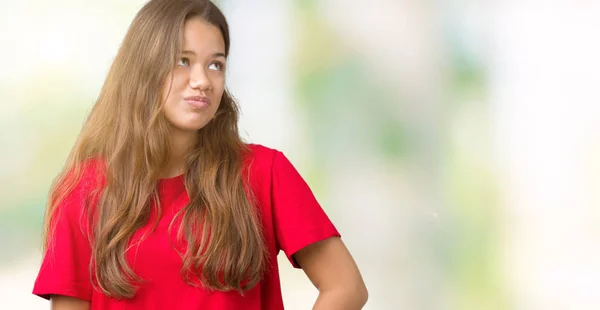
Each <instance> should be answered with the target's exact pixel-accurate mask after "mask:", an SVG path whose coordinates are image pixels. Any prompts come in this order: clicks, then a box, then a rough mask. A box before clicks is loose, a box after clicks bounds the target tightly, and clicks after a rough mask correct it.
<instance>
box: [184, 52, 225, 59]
mask: <svg viewBox="0 0 600 310" xmlns="http://www.w3.org/2000/svg"><path fill="white" fill-rule="evenodd" d="M181 54H182V55H193V56H196V53H194V51H189V50H184V51H181ZM212 57H213V58H217V57H223V58H227V56H226V55H225V53H221V52H217V53H214V54H212Z"/></svg>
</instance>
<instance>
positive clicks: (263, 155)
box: [245, 144, 281, 182]
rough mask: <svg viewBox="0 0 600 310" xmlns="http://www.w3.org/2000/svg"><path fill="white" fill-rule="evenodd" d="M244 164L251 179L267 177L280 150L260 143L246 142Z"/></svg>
mask: <svg viewBox="0 0 600 310" xmlns="http://www.w3.org/2000/svg"><path fill="white" fill-rule="evenodd" d="M247 146H248V152H247V154H246V156H245V166H246V169H247V171H248V172H249V173H250V179H251V180H252V181H255V182H257V181H259V180H260V179H262V180H264V179H269V178H270V175H271V170H272V169H273V163H274V161H275V158H276V157H277V156H278V154H280V153H281V152H280V151H278V150H276V149H274V148H270V147H266V146H264V145H260V144H248V145H247Z"/></svg>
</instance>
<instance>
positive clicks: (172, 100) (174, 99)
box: [163, 18, 226, 178]
mask: <svg viewBox="0 0 600 310" xmlns="http://www.w3.org/2000/svg"><path fill="white" fill-rule="evenodd" d="M225 64H226V58H225V42H224V40H223V36H222V35H221V32H220V30H219V29H218V28H217V27H215V26H213V25H211V24H208V23H207V22H205V21H204V20H203V19H201V18H192V19H190V20H188V21H187V22H186V24H185V26H184V46H183V49H182V53H181V55H180V57H179V60H178V62H177V66H176V67H175V69H173V71H172V72H171V74H170V75H169V76H168V77H167V80H166V82H165V85H164V87H163V94H164V95H163V99H164V100H165V105H164V108H163V111H164V113H165V116H166V118H167V120H168V121H169V122H170V123H171V125H173V131H172V132H171V136H172V145H171V146H172V150H173V154H172V159H171V162H170V164H169V168H168V169H167V170H166V171H165V173H164V175H163V176H164V177H167V178H168V177H173V176H176V175H179V174H181V173H183V157H184V154H185V153H186V151H187V149H188V148H189V147H190V146H192V145H194V144H195V143H196V138H197V135H196V132H197V131H198V130H200V129H202V128H203V127H204V126H206V124H208V122H210V121H211V119H212V118H213V117H214V116H215V113H216V112H217V109H218V108H219V105H220V101H221V97H222V96H223V92H224V89H225ZM189 96H203V97H207V98H209V100H210V104H209V105H208V107H206V108H195V107H193V106H191V105H190V104H188V103H187V102H186V101H185V98H186V97H189Z"/></svg>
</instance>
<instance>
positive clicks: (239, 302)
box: [33, 145, 339, 310]
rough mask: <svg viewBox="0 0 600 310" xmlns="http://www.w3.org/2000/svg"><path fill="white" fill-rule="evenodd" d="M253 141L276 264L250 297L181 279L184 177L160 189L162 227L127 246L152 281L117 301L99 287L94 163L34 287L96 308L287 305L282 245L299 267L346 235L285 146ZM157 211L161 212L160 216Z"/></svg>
mask: <svg viewBox="0 0 600 310" xmlns="http://www.w3.org/2000/svg"><path fill="white" fill-rule="evenodd" d="M250 146H251V150H252V152H251V155H250V157H249V159H250V160H248V161H247V163H248V164H249V165H248V167H249V170H248V171H249V173H250V184H251V186H252V189H253V191H254V195H255V196H256V199H257V202H258V208H259V209H260V215H261V219H262V224H263V228H264V235H265V239H266V243H267V247H268V250H269V254H270V257H269V262H270V266H269V268H268V272H267V273H266V274H265V277H264V279H263V280H262V281H261V282H260V283H259V285H257V286H256V287H254V288H253V289H252V290H250V291H248V292H245V293H244V296H241V295H240V294H239V293H237V292H209V291H207V290H204V289H202V288H200V287H193V286H190V285H188V284H186V283H185V281H184V280H183V278H182V277H181V273H180V269H181V264H182V262H181V258H180V256H179V255H178V254H177V252H176V251H175V250H174V249H173V247H172V246H171V244H172V243H171V241H172V240H175V239H174V234H176V231H177V229H175V227H174V228H173V229H172V235H169V234H168V233H167V230H168V227H169V224H170V223H171V221H172V219H173V216H174V214H175V213H176V212H177V211H178V210H180V209H181V208H182V207H183V206H185V205H186V204H187V203H188V201H189V197H188V195H187V192H186V191H185V188H184V183H183V177H182V176H179V177H175V178H170V179H162V180H160V182H159V184H158V190H159V197H160V200H161V204H162V208H163V209H162V215H161V218H160V220H159V223H158V226H157V227H156V230H154V231H153V232H152V233H151V234H149V235H148V236H147V237H146V238H145V239H143V240H141V241H140V237H141V236H142V235H144V234H145V233H146V232H148V231H149V230H150V229H151V226H152V224H150V223H152V222H153V221H150V223H149V224H148V225H147V226H146V227H143V228H142V229H140V230H139V231H137V232H136V233H135V234H134V235H133V236H132V239H131V241H130V242H131V244H132V245H133V247H131V249H130V250H129V251H128V252H127V254H126V256H127V259H128V261H129V264H130V266H131V267H132V268H133V270H134V271H135V272H136V274H137V275H138V276H140V277H141V278H142V279H143V280H144V283H143V284H141V285H140V286H139V288H138V291H137V293H136V295H135V297H133V298H132V299H126V300H116V299H113V298H109V297H107V296H106V295H104V294H102V293H101V292H98V291H96V290H94V289H93V288H92V285H91V282H90V274H89V268H88V264H89V261H90V246H89V242H88V240H87V237H86V233H85V232H86V229H87V225H86V220H85V214H86V211H85V210H84V205H85V201H86V199H89V193H90V191H91V189H92V188H93V184H98V182H101V181H98V180H99V179H98V178H97V176H98V175H99V173H98V168H97V167H98V165H88V166H87V167H86V169H85V171H84V175H83V178H82V180H81V182H80V183H79V184H78V185H77V187H76V188H75V189H74V190H73V191H72V192H71V193H70V194H69V196H68V197H67V199H65V200H64V202H63V203H62V204H61V205H60V206H59V210H60V212H61V213H60V215H59V216H58V217H57V228H56V232H55V235H54V245H53V246H52V247H49V250H48V251H47V252H46V253H45V255H44V260H43V262H42V265H41V268H40V271H39V274H38V277H37V280H36V282H35V285H34V289H33V293H34V294H36V295H38V296H41V297H43V298H49V297H50V295H52V294H58V295H66V296H72V297H77V298H80V299H84V300H88V301H91V309H92V310H93V309H111V310H117V309H128V310H129V309H131V310H133V309H140V310H142V309H143V310H153V309H219V310H226V309H232V310H233V309H235V310H238V309H248V310H259V309H268V310H278V309H283V301H282V296H281V287H280V282H279V271H278V266H277V254H278V253H279V251H280V250H283V251H284V253H285V254H286V256H287V257H288V259H289V260H290V262H291V263H292V264H293V265H294V267H296V268H298V266H297V265H296V264H295V262H294V260H293V259H292V255H293V254H294V253H296V252H297V251H298V250H300V249H302V248H304V247H305V246H307V245H309V244H311V243H314V242H317V241H320V240H324V239H327V238H329V237H332V236H339V233H338V231H337V230H336V228H335V227H334V225H333V224H332V223H331V221H330V220H329V218H328V217H327V215H326V214H325V212H324V211H323V210H322V208H321V207H320V205H319V204H318V202H317V200H316V199H315V197H314V196H313V194H312V192H311V190H310V188H309V187H308V185H307V184H306V182H305V181H304V180H303V179H302V177H301V176H300V174H299V173H298V172H297V171H296V169H295V168H294V166H293V165H292V164H291V163H290V162H289V160H288V159H287V158H286V157H285V156H284V155H283V154H282V153H281V152H278V151H276V150H273V149H269V148H266V147H264V146H260V145H250ZM100 180H101V178H100ZM94 202H95V200H92V203H94ZM152 216H153V217H154V218H155V217H156V216H157V214H156V213H154V214H152ZM138 242H139V243H138ZM136 243H138V244H137V245H136ZM180 246H182V245H181V244H178V245H177V247H180Z"/></svg>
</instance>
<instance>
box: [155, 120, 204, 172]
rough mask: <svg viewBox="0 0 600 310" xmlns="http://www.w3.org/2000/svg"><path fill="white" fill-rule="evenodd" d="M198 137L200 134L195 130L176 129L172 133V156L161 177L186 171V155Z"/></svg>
mask: <svg viewBox="0 0 600 310" xmlns="http://www.w3.org/2000/svg"><path fill="white" fill-rule="evenodd" d="M197 139H198V135H197V134H196V133H195V132H182V131H177V130H174V131H173V133H171V158H170V160H169V163H168V165H167V168H166V169H165V170H164V171H163V173H162V174H161V178H172V177H175V176H178V175H180V174H182V173H183V172H184V171H185V157H186V155H187V153H188V152H189V150H190V149H191V148H192V147H193V146H194V145H195V144H196V142H197Z"/></svg>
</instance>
